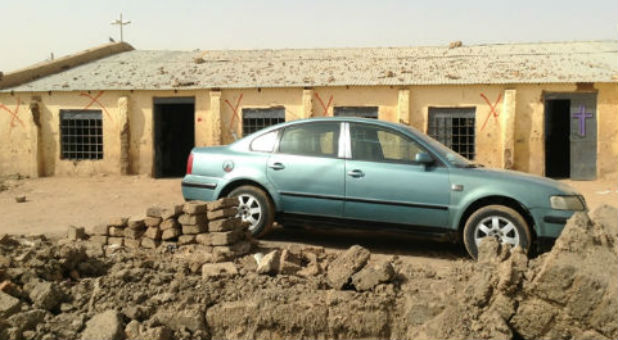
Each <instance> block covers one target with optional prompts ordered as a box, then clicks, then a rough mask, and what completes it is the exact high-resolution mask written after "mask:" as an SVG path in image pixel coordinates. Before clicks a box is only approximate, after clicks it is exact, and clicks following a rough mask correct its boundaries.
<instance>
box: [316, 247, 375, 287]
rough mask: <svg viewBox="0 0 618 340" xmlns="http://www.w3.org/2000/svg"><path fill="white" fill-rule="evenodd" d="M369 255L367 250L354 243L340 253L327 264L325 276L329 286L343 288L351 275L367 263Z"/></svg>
mask: <svg viewBox="0 0 618 340" xmlns="http://www.w3.org/2000/svg"><path fill="white" fill-rule="evenodd" d="M370 256H371V253H370V252H369V250H367V249H365V248H363V247H361V246H359V245H354V246H352V247H350V248H349V249H348V250H346V251H345V252H343V253H342V254H340V255H339V256H338V257H337V258H336V259H335V260H333V261H332V262H331V263H330V264H329V265H328V271H327V273H326V278H327V280H328V283H329V284H330V286H331V287H333V288H335V289H343V288H344V287H345V286H346V285H347V284H348V283H349V282H350V278H351V277H352V275H354V274H355V273H356V272H358V271H359V270H360V269H361V268H363V267H364V266H365V264H367V261H368V260H369V257H370Z"/></svg>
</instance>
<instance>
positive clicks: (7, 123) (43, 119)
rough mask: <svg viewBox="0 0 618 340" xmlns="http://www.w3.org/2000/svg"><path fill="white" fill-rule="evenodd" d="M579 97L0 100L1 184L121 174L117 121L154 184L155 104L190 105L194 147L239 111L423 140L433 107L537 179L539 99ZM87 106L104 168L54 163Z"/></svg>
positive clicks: (32, 96)
mask: <svg viewBox="0 0 618 340" xmlns="http://www.w3.org/2000/svg"><path fill="white" fill-rule="evenodd" d="M577 90H578V87H577V86H576V85H575V84H564V85H557V84H530V85H468V86H453V85H449V86H406V87H399V86H374V87H358V86H349V87H315V88H305V89H303V88H262V89H257V88H250V89H222V90H195V91H187V90H178V91H142V90H136V91H104V92H102V93H100V92H99V91H90V92H88V91H81V92H80V91H72V92H52V93H15V94H13V95H11V94H8V93H1V94H0V103H1V104H2V105H4V107H1V106H0V175H6V174H14V173H20V174H24V175H29V176H39V175H40V176H53V175H85V176H88V175H94V174H100V173H105V174H120V173H121V168H122V167H121V164H120V162H121V146H120V142H121V137H120V133H121V130H122V128H123V121H122V117H123V114H124V115H126V117H127V120H128V123H129V138H130V143H129V168H128V172H129V173H130V174H145V175H152V173H153V159H154V154H153V150H154V134H153V98H155V97H194V98H195V145H196V146H207V145H219V144H227V143H230V142H232V141H233V140H234V135H236V137H240V136H242V109H243V108H266V107H274V106H283V107H284V108H285V112H286V120H287V121H291V120H295V119H301V118H307V117H321V116H323V115H326V116H332V115H333V108H334V107H336V106H377V107H378V115H379V118H380V119H383V120H388V121H395V122H403V123H404V124H409V125H411V126H413V127H415V128H417V129H419V130H421V131H423V132H427V126H428V119H429V108H430V107H474V108H475V109H476V141H475V142H476V154H477V159H476V161H477V162H479V163H482V164H484V165H486V166H488V167H497V168H503V167H507V168H512V169H515V170H521V171H525V172H530V173H534V174H538V175H543V174H544V171H545V164H544V163H545V162H544V160H545V155H544V138H545V137H544V102H543V100H544V93H550V92H576V91H577ZM589 90H590V89H589V88H588V91H589ZM594 90H596V91H598V97H597V112H598V116H597V117H598V125H597V127H598V143H597V147H598V159H597V173H598V175H600V176H602V175H604V174H606V173H611V172H615V171H617V168H618V164H617V160H618V137H617V135H618V85H617V84H610V83H606V84H595V86H594ZM92 98H96V100H97V101H96V102H92ZM485 98H486V99H485ZM498 98H500V100H499V101H498V102H497V103H496V101H497V100H498ZM17 101H19V103H20V105H19V109H18V107H17ZM487 101H489V104H488V103H487ZM91 102H92V103H91ZM31 103H38V108H39V112H40V128H37V127H36V125H35V124H34V120H33V116H32V112H31V110H30V105H31ZM89 104H90V107H89V108H91V109H102V110H103V129H104V141H103V143H104V157H103V160H96V161H95V160H93V161H72V160H62V159H60V144H59V138H60V133H59V125H60V121H59V116H60V110H61V109H84V108H85V107H87V106H88V105H89ZM492 107H493V108H494V110H495V114H496V115H497V117H494V114H493V113H492ZM103 108H104V109H103ZM17 109H18V110H17ZM14 112H17V115H16V117H17V118H15V117H14Z"/></svg>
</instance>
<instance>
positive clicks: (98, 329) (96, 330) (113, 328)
mask: <svg viewBox="0 0 618 340" xmlns="http://www.w3.org/2000/svg"><path fill="white" fill-rule="evenodd" d="M124 336H125V334H124V325H123V323H122V317H121V316H120V314H118V312H116V311H115V310H111V309H110V310H107V311H105V312H102V313H99V314H96V315H95V316H93V317H92V318H91V319H90V320H88V322H87V323H86V329H85V330H84V332H83V333H82V337H81V338H82V340H92V339H97V340H121V339H123V338H124Z"/></svg>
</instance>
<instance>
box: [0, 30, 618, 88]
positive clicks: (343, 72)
mask: <svg viewBox="0 0 618 340" xmlns="http://www.w3.org/2000/svg"><path fill="white" fill-rule="evenodd" d="M196 57H201V60H200V62H199V63H198V62H196V61H195V58H196ZM617 80H618V42H617V41H586V42H552V43H525V44H494V45H476V46H461V47H456V48H449V47H448V46H447V47H384V48H337V49H282V50H244V51H243V50H223V51H204V52H187V51H142V50H136V51H129V52H124V53H121V54H117V55H114V56H110V57H107V58H103V59H100V60H97V61H94V62H91V63H89V64H85V65H81V66H78V67H75V68H73V69H70V70H67V71H64V72H61V73H59V74H55V75H51V76H48V77H45V78H41V79H38V80H35V81H32V82H30V83H26V84H23V85H20V86H17V87H14V88H10V89H5V90H3V91H4V92H6V91H11V90H13V91H73V90H118V89H123V90H129V89H145V90H150V89H197V88H249V87H305V86H345V85H351V86H354V85H365V86H366V85H438V84H514V83H574V82H613V81H617Z"/></svg>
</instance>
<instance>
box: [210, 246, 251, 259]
mask: <svg viewBox="0 0 618 340" xmlns="http://www.w3.org/2000/svg"><path fill="white" fill-rule="evenodd" d="M250 251H251V242H248V241H242V242H238V243H235V244H233V245H230V246H215V247H214V248H213V250H212V258H213V262H222V261H229V260H232V259H234V258H236V257H239V256H243V255H247V254H249V252H250Z"/></svg>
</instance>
